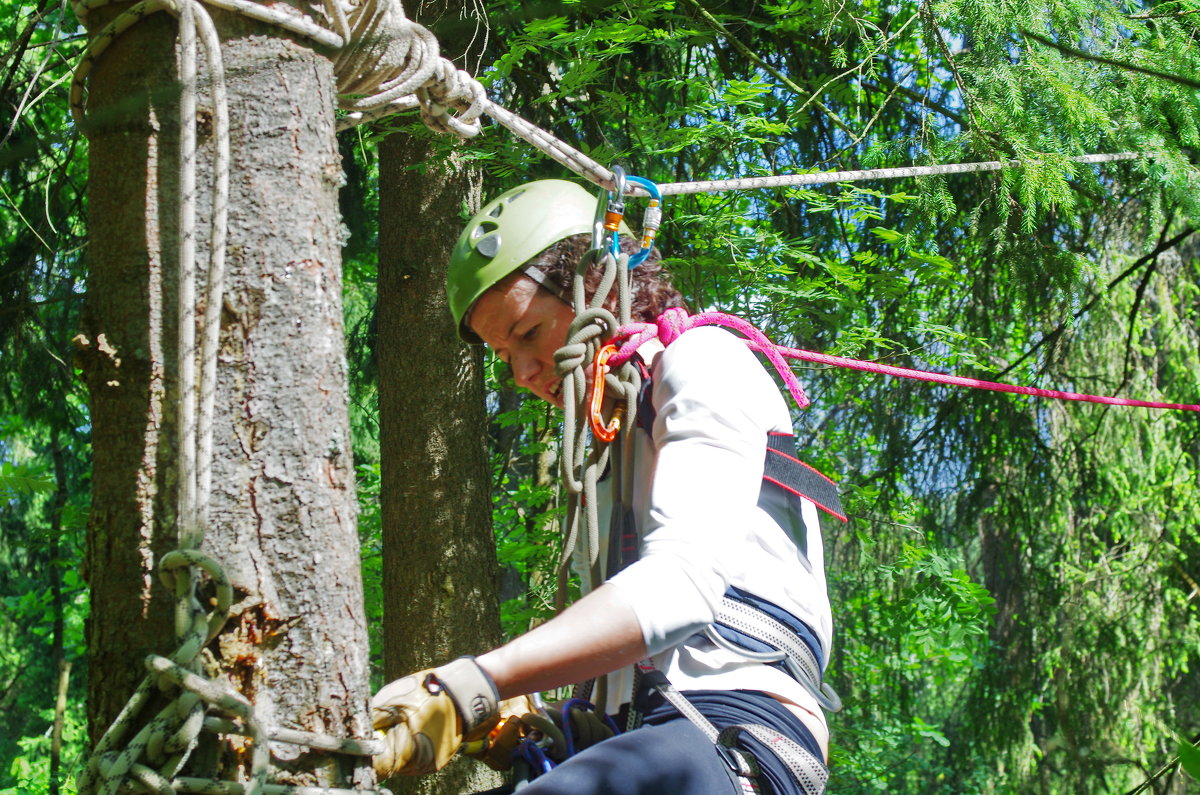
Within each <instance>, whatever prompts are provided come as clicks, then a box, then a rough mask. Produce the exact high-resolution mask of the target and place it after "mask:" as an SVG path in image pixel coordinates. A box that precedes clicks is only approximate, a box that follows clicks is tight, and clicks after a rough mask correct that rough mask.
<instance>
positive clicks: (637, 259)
mask: <svg viewBox="0 0 1200 795" xmlns="http://www.w3.org/2000/svg"><path fill="white" fill-rule="evenodd" d="M627 180H628V181H629V182H632V183H633V184H634V185H637V186H638V187H640V188H642V189H643V190H645V191H646V192H647V193H649V194H650V203H649V204H647V205H646V214H645V215H643V216H642V247H641V249H640V250H639V251H638V252H637V253H636V254H634V255H633V256H632V257H630V258H629V267H630V269H631V270H632V269H633V268H636V267H637V266H638V265H641V264H642V263H643V262H645V261H646V257H649V256H650V252H651V251H653V250H654V238H655V236H656V235H658V227H659V226H661V225H662V207H660V206H659V205H660V204H661V203H662V191H660V190H659V189H658V186H657V185H655V184H654V183H653V182H651V181H650V180H648V179H645V178H644V177H632V176H631V177H627Z"/></svg>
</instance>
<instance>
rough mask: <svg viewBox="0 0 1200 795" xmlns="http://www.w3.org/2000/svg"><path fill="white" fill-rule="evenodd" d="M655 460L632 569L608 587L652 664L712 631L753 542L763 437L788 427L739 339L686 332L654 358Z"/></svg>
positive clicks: (766, 379)
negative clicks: (624, 604) (629, 611)
mask: <svg viewBox="0 0 1200 795" xmlns="http://www.w3.org/2000/svg"><path fill="white" fill-rule="evenodd" d="M652 399H653V403H654V406H655V409H656V412H657V413H656V416H655V421H654V426H653V433H652V440H653V444H654V447H655V449H656V452H657V458H656V466H655V469H654V474H653V481H652V485H651V490H650V504H649V512H648V521H649V523H648V525H647V527H646V528H645V530H646V533H645V536H644V539H643V542H642V550H641V556H640V558H639V560H638V561H637V562H635V563H634V564H632V565H631V566H629V567H628V568H626V569H624V570H623V571H621V572H619V573H618V574H617V575H615V576H614V577H613V578H612V579H611V580H610V583H611V584H612V585H613V586H614V587H616V588H617V589H618V590H619V591H620V592H621V593H622V595H623V596H624V597H625V598H626V599H627V600H628V602H629V604H630V605H631V607H632V608H633V610H634V612H635V614H636V615H637V618H638V621H639V624H640V626H641V630H642V635H643V638H644V640H645V642H646V647H647V649H648V651H649V653H650V654H651V655H654V654H657V653H659V652H661V651H663V650H665V649H668V648H670V647H672V646H675V645H677V644H678V643H680V642H682V641H683V640H684V639H686V638H687V637H688V636H690V635H692V634H693V633H695V632H697V631H699V630H701V629H702V628H703V627H704V626H706V625H707V624H709V623H711V622H712V620H713V619H714V618H715V616H716V611H717V609H718V608H719V606H720V602H721V597H722V596H723V595H724V593H725V590H726V588H727V586H728V585H729V582H730V567H729V562H730V561H733V560H737V559H738V558H739V557H740V554H739V549H744V548H745V546H744V545H746V544H751V543H755V542H754V541H753V539H752V538H750V535H751V533H752V530H751V525H752V524H753V523H752V522H751V521H749V519H750V516H749V514H750V513H751V512H752V511H754V510H756V506H757V503H758V495H759V491H760V489H761V488H762V472H763V459H764V456H765V455H766V440H767V432H768V431H769V430H774V429H778V428H779V427H781V426H783V427H788V426H789V425H790V417H789V415H788V411H787V405H786V403H784V401H783V398H782V397H781V395H780V394H779V390H778V387H777V386H776V385H775V382H774V381H773V380H772V379H771V377H770V376H769V375H768V374H767V372H766V370H765V369H764V368H763V366H762V365H761V364H760V363H759V361H758V359H757V358H756V357H755V355H754V354H753V353H752V352H750V350H749V349H748V348H746V346H745V344H744V343H743V342H742V341H741V339H740V338H738V337H736V336H734V335H733V334H731V333H729V332H727V331H725V330H723V329H718V328H712V327H705V328H699V329H693V330H691V331H688V332H686V333H685V334H683V335H681V336H680V337H679V338H678V339H677V340H675V341H674V342H673V343H672V344H671V345H670V346H669V347H668V348H667V349H666V350H665V351H663V353H662V354H661V356H660V357H659V361H658V364H657V366H656V369H655V372H654V386H653V393H652Z"/></svg>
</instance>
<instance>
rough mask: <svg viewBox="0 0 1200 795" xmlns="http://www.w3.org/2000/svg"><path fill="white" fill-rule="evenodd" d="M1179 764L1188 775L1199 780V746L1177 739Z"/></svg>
mask: <svg viewBox="0 0 1200 795" xmlns="http://www.w3.org/2000/svg"><path fill="white" fill-rule="evenodd" d="M1179 764H1180V766H1181V767H1182V768H1183V769H1184V770H1185V771H1186V772H1187V773H1188V775H1190V776H1191V777H1192V778H1194V779H1196V780H1197V781H1200V748H1197V747H1196V744H1195V743H1192V742H1189V741H1187V740H1180V741H1179Z"/></svg>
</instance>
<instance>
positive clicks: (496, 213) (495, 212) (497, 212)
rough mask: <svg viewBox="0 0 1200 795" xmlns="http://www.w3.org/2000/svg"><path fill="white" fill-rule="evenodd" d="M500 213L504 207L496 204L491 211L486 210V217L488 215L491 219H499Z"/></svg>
mask: <svg viewBox="0 0 1200 795" xmlns="http://www.w3.org/2000/svg"><path fill="white" fill-rule="evenodd" d="M502 212H504V205H503V204H497V205H496V206H495V207H493V208H492V209H490V210H488V215H490V216H491V217H493V218H499V217H500V213H502Z"/></svg>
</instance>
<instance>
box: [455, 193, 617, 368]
mask: <svg viewBox="0 0 1200 795" xmlns="http://www.w3.org/2000/svg"><path fill="white" fill-rule="evenodd" d="M595 217H596V197H595V196H594V195H592V194H591V193H589V192H588V191H587V190H586V189H584V188H583V187H582V186H580V185H577V184H575V183H574V182H567V181H566V180H561V179H543V180H538V181H536V182H530V183H527V184H525V185H522V186H520V187H517V188H513V189H512V190H509V191H505V192H504V193H502V194H500V195H499V196H498V197H496V198H495V199H493V200H492V201H491V202H489V203H488V204H487V205H486V206H485V207H484V208H483V209H482V210H480V211H479V212H478V213H477V214H476V215H475V217H474V218H472V219H471V220H470V222H469V223H468V224H467V227H466V229H464V230H463V232H462V234H461V235H459V236H458V242H457V243H455V244H454V251H453V253H451V255H450V267H449V269H448V270H447V272H446V297H447V298H448V299H449V302H450V313H451V314H452V315H454V325H455V327H457V328H458V335H459V336H460V337H462V339H463V340H465V341H467V342H470V343H474V344H479V343H480V342H482V340H480V339H479V337H477V336H476V335H475V334H474V333H473V332H472V331H471V330H470V329H469V328H467V326H466V324H464V323H463V319H464V318H465V317H466V315H467V311H468V310H469V309H470V308H471V305H472V304H474V303H475V301H476V300H477V299H478V298H479V296H481V295H483V294H484V293H485V292H487V291H488V289H490V288H491V287H492V285H494V284H496V283H497V282H499V281H500V280H501V279H503V278H504V277H505V276H508V275H509V274H510V273H512V272H513V271H516V270H518V269H519V268H520V267H521V266H522V265H524V264H525V263H526V262H528V261H529V260H531V259H533V258H534V257H535V256H537V255H538V254H540V253H542V252H543V251H545V250H546V249H548V248H549V247H550V246H552V245H554V244H555V243H557V242H558V241H560V240H562V239H564V238H567V237H570V236H572V235H578V234H581V233H584V232H591V231H592V225H593V223H594V221H595Z"/></svg>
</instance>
